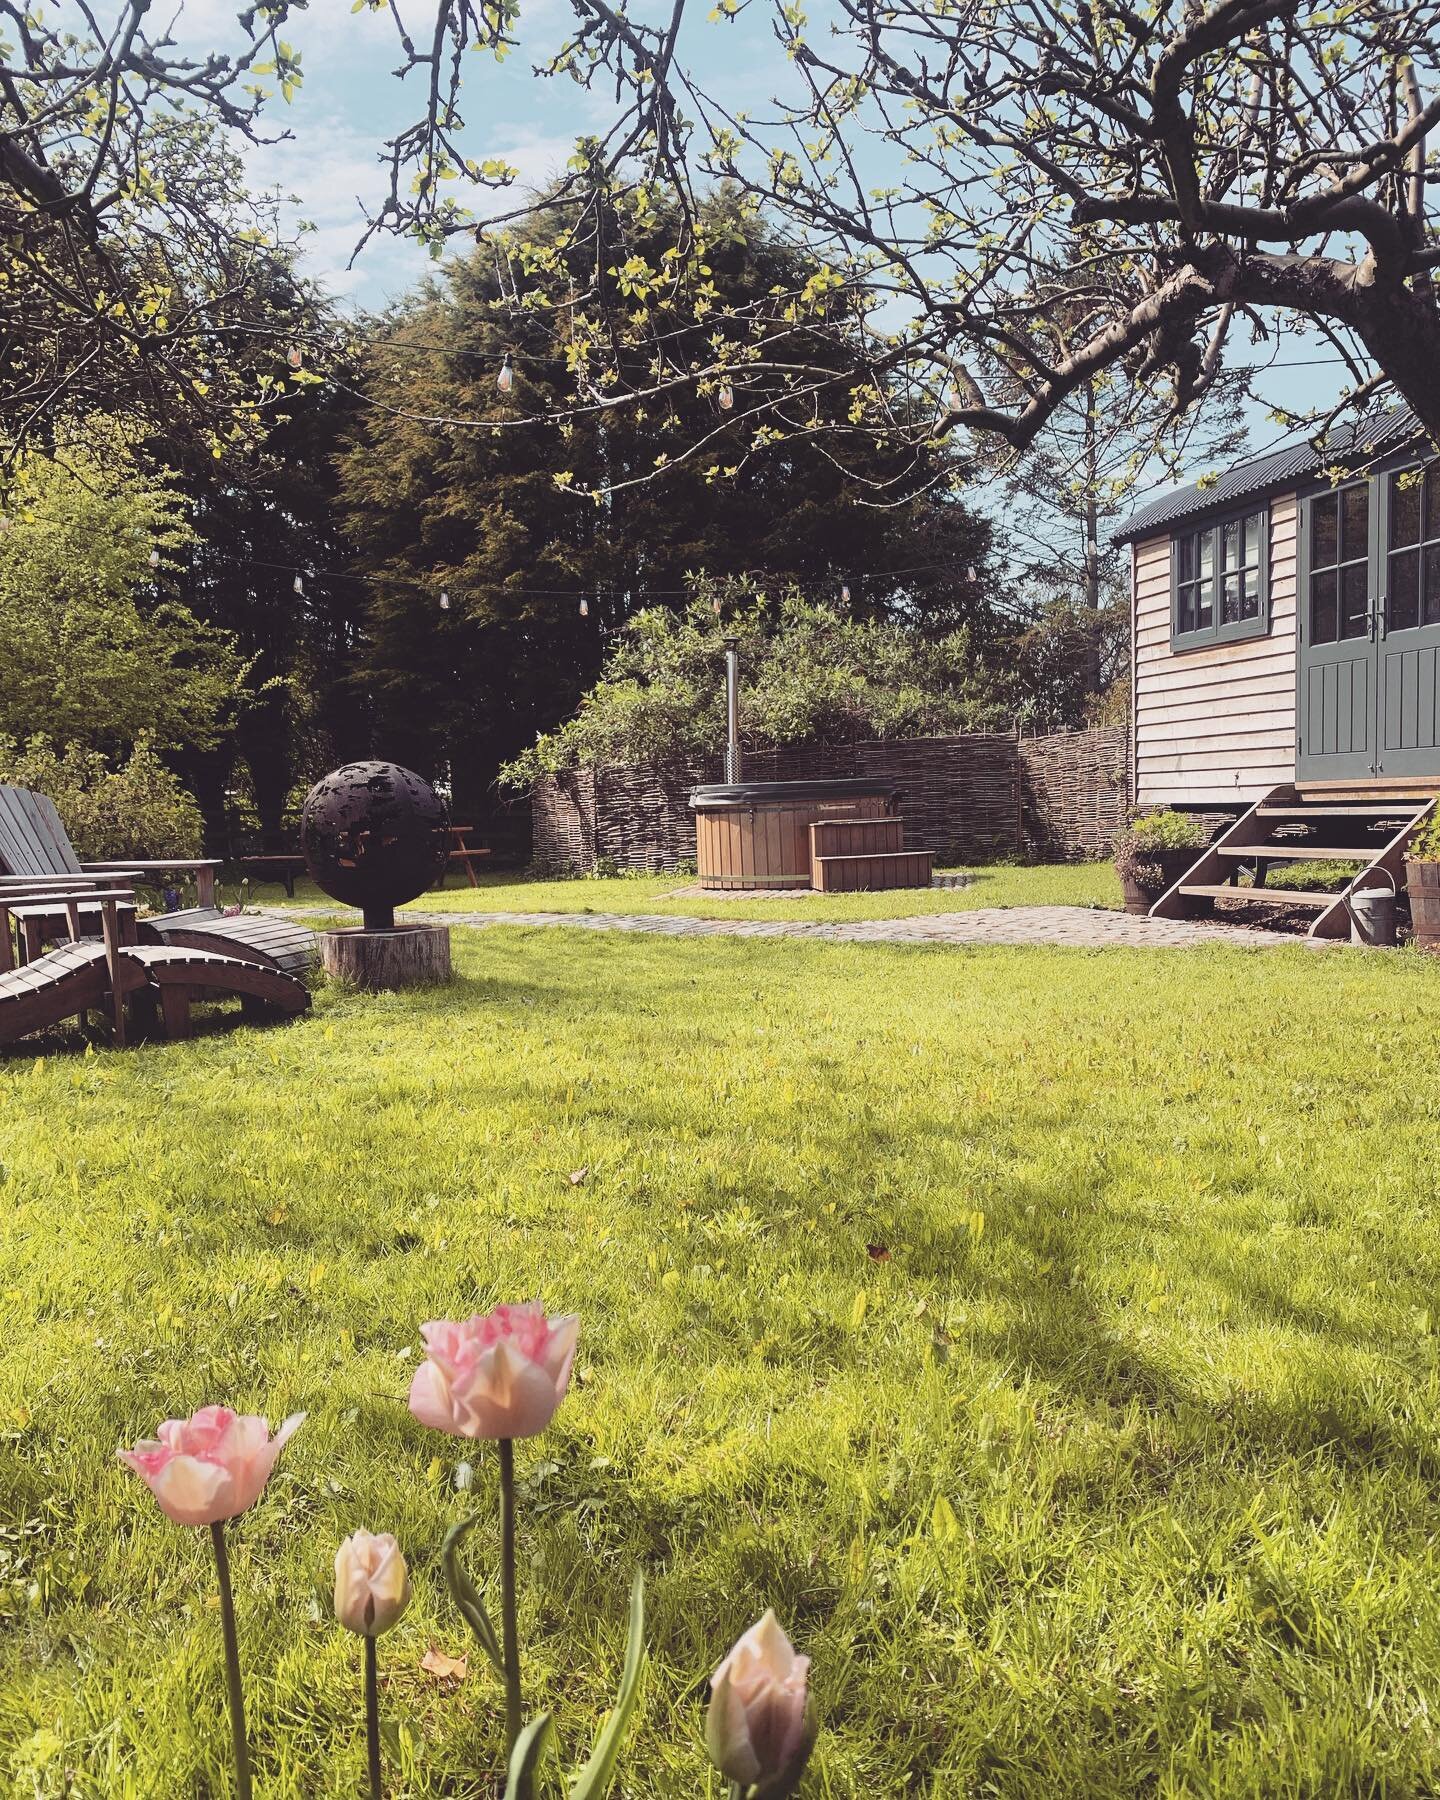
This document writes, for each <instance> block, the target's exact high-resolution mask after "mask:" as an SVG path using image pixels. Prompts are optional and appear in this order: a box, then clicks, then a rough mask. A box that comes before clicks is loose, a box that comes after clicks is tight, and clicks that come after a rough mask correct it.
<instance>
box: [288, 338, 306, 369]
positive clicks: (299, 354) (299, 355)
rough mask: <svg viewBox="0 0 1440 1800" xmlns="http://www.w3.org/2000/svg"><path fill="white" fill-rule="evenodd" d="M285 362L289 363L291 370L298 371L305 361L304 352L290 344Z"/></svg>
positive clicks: (295, 345)
mask: <svg viewBox="0 0 1440 1800" xmlns="http://www.w3.org/2000/svg"><path fill="white" fill-rule="evenodd" d="M285 360H286V362H288V363H289V365H290V367H291V368H292V369H298V368H300V367H301V366H302V364H303V363H304V361H305V352H304V351H303V350H302V349H301V348H300V346H299V345H298V344H292V345H291V346H290V350H289V354H288V355H287V356H286V358H285Z"/></svg>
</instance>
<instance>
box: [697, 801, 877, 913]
mask: <svg viewBox="0 0 1440 1800" xmlns="http://www.w3.org/2000/svg"><path fill="white" fill-rule="evenodd" d="M898 800H899V793H898V792H897V790H896V788H895V785H894V783H893V782H889V781H864V780H859V781H853V780H851V781H741V782H734V783H729V784H721V785H714V786H710V787H698V788H695V789H694V790H693V791H692V793H691V795H690V806H691V809H692V810H693V812H694V814H695V865H696V869H697V872H698V874H699V877H700V885H701V887H703V888H712V889H727V890H731V891H734V890H739V889H746V888H797V887H798V888H808V887H809V886H810V827H811V826H812V825H814V824H817V823H819V822H820V821H822V820H826V819H883V818H886V817H888V816H889V815H890V814H892V813H893V812H894V811H895V807H896V804H897V802H898Z"/></svg>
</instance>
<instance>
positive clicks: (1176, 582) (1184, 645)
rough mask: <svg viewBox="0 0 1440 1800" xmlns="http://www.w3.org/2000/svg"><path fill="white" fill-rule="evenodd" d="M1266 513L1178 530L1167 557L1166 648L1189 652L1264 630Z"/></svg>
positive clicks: (1267, 555)
mask: <svg viewBox="0 0 1440 1800" xmlns="http://www.w3.org/2000/svg"><path fill="white" fill-rule="evenodd" d="M1269 563H1270V515H1269V513H1268V512H1267V511H1266V510H1265V509H1264V508H1263V507H1262V508H1257V509H1256V510H1254V511H1252V512H1242V513H1236V514H1234V515H1233V516H1232V517H1230V518H1227V519H1220V520H1218V521H1215V522H1214V523H1211V524H1208V525H1202V526H1200V527H1199V528H1197V529H1196V530H1194V531H1185V532H1180V533H1179V534H1177V536H1176V537H1175V539H1174V542H1173V546H1172V553H1171V571H1172V580H1171V590H1172V592H1171V647H1172V648H1173V649H1176V650H1190V649H1195V648H1199V647H1200V646H1202V645H1205V644H1214V643H1223V642H1225V641H1226V640H1227V639H1230V638H1244V637H1259V636H1261V635H1262V634H1263V633H1264V632H1266V631H1268V630H1269V628H1270V607H1269V598H1270V596H1269V587H1270V582H1269Z"/></svg>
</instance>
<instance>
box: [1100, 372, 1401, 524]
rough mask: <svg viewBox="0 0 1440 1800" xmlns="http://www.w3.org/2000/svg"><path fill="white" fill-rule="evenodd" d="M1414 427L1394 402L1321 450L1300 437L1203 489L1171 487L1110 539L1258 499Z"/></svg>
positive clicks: (1387, 442) (1378, 446)
mask: <svg viewBox="0 0 1440 1800" xmlns="http://www.w3.org/2000/svg"><path fill="white" fill-rule="evenodd" d="M1419 430H1420V425H1419V421H1418V420H1417V419H1416V417H1415V415H1414V413H1412V412H1411V411H1410V409H1409V407H1408V406H1395V407H1389V408H1387V409H1386V410H1385V411H1384V412H1381V413H1373V414H1371V415H1370V416H1369V417H1367V418H1363V419H1360V420H1358V421H1357V422H1356V423H1355V424H1354V425H1353V426H1352V427H1350V428H1349V429H1343V428H1342V429H1341V430H1337V431H1332V432H1331V433H1330V436H1329V437H1328V438H1327V439H1326V441H1325V446H1324V448H1323V449H1321V450H1316V449H1315V448H1314V447H1313V445H1311V444H1310V443H1309V442H1308V441H1307V440H1305V439H1303V438H1302V439H1301V440H1300V441H1299V442H1298V443H1295V444H1289V445H1287V446H1286V447H1285V448H1283V449H1280V450H1272V451H1270V452H1269V454H1268V455H1265V456H1257V457H1253V458H1252V459H1251V460H1250V461H1249V462H1243V463H1237V464H1236V466H1235V467H1234V468H1233V469H1228V470H1227V471H1226V472H1225V474H1223V475H1222V476H1221V477H1220V478H1219V480H1218V481H1210V482H1207V483H1206V484H1205V485H1204V486H1203V487H1202V486H1201V485H1200V484H1199V483H1198V482H1194V483H1192V484H1191V485H1190V486H1189V487H1184V488H1177V489H1176V490H1175V492H1174V493H1173V494H1162V495H1161V496H1160V498H1159V499H1158V500H1152V501H1151V502H1150V504H1149V505H1148V506H1142V507H1141V508H1140V510H1139V512H1137V513H1133V514H1132V515H1131V517H1130V518H1129V519H1127V520H1126V522H1125V524H1124V525H1123V526H1121V528H1120V530H1119V531H1117V532H1116V533H1115V538H1114V542H1115V543H1117V544H1132V543H1134V542H1135V541H1136V539H1138V538H1143V537H1151V536H1153V535H1154V534H1155V533H1156V532H1158V531H1163V530H1165V529H1166V527H1168V526H1169V525H1171V524H1173V523H1174V522H1175V521H1176V520H1177V519H1187V518H1189V517H1190V516H1191V515H1192V514H1194V513H1203V512H1215V511H1218V510H1219V509H1221V508H1222V507H1225V506H1229V505H1231V504H1232V503H1233V502H1235V501H1237V500H1248V499H1249V498H1250V497H1251V496H1252V495H1254V496H1256V497H1258V496H1259V495H1261V494H1267V493H1274V492H1275V491H1276V489H1278V488H1286V487H1292V486H1294V485H1295V484H1296V483H1298V482H1301V481H1303V480H1305V479H1306V478H1307V477H1309V476H1311V475H1314V474H1317V473H1318V472H1319V471H1320V470H1321V469H1324V468H1328V467H1329V466H1330V464H1331V463H1334V462H1337V461H1340V460H1341V459H1343V458H1347V457H1350V456H1353V455H1355V454H1356V452H1359V451H1373V450H1377V449H1381V448H1384V447H1386V446H1388V445H1390V444H1394V443H1403V442H1404V440H1405V439H1406V438H1409V437H1414V436H1415V435H1416V434H1417V433H1418V432H1419Z"/></svg>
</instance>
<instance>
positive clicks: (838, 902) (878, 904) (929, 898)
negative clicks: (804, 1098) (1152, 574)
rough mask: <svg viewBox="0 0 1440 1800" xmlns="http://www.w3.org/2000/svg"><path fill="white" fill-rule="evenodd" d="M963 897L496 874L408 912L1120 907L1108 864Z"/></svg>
mask: <svg viewBox="0 0 1440 1800" xmlns="http://www.w3.org/2000/svg"><path fill="white" fill-rule="evenodd" d="M969 874H970V882H969V885H968V886H967V887H963V888H905V889H900V890H898V891H897V892H894V893H884V894H801V895H787V896H786V897H784V898H783V899H782V898H779V897H776V898H774V899H766V898H765V897H764V896H763V895H740V896H736V897H734V898H731V897H730V896H728V895H724V894H719V895H716V894H707V895H693V894H692V895H690V896H688V897H686V898H684V899H672V898H671V896H672V895H674V894H675V893H676V892H677V891H679V890H682V889H686V888H693V887H694V886H695V877H694V876H693V875H621V876H593V877H590V876H587V877H581V878H579V879H576V880H573V881H545V880H543V879H536V878H534V877H531V876H528V875H524V874H520V873H516V872H514V871H509V870H502V871H498V872H497V873H495V874H493V875H490V874H486V875H482V876H480V877H479V878H478V879H479V885H478V886H477V887H471V886H470V884H469V883H468V882H465V881H463V880H460V879H457V878H456V877H454V876H451V877H450V878H449V879H448V880H447V883H446V885H445V887H444V888H443V889H440V890H439V891H438V892H437V891H434V890H432V891H431V892H429V893H426V894H423V895H422V896H421V897H420V899H418V900H416V901H415V902H413V905H412V908H411V910H412V911H415V912H436V913H438V912H487V913H488V912H606V913H639V912H643V913H682V914H688V915H689V916H690V917H692V918H702V919H705V918H714V919H816V920H819V921H822V922H824V923H831V924H834V923H840V922H843V921H847V920H851V919H909V918H914V917H915V916H916V915H917V914H920V913H943V912H969V911H971V910H972V909H974V908H976V907H983V906H1104V907H1118V906H1119V905H1120V883H1119V880H1118V879H1117V877H1116V874H1115V870H1114V868H1113V867H1112V866H1111V865H1110V864H1109V863H1042V864H1036V865H1026V864H1020V863H991V864H987V865H985V866H983V867H980V868H975V869H972V870H970V871H969ZM251 893H252V896H253V899H254V903H255V904H256V905H263V906H283V905H285V904H287V902H286V898H285V890H284V889H283V888H282V887H280V886H279V885H278V884H277V885H275V886H265V887H258V888H256V887H254V886H253V885H252V889H251ZM295 904H296V905H297V906H317V905H320V906H326V905H331V904H333V902H330V901H327V899H326V897H325V895H324V894H322V893H321V892H320V890H319V889H318V888H317V887H315V886H314V884H313V883H310V882H303V881H302V882H297V884H296V897H295Z"/></svg>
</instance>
